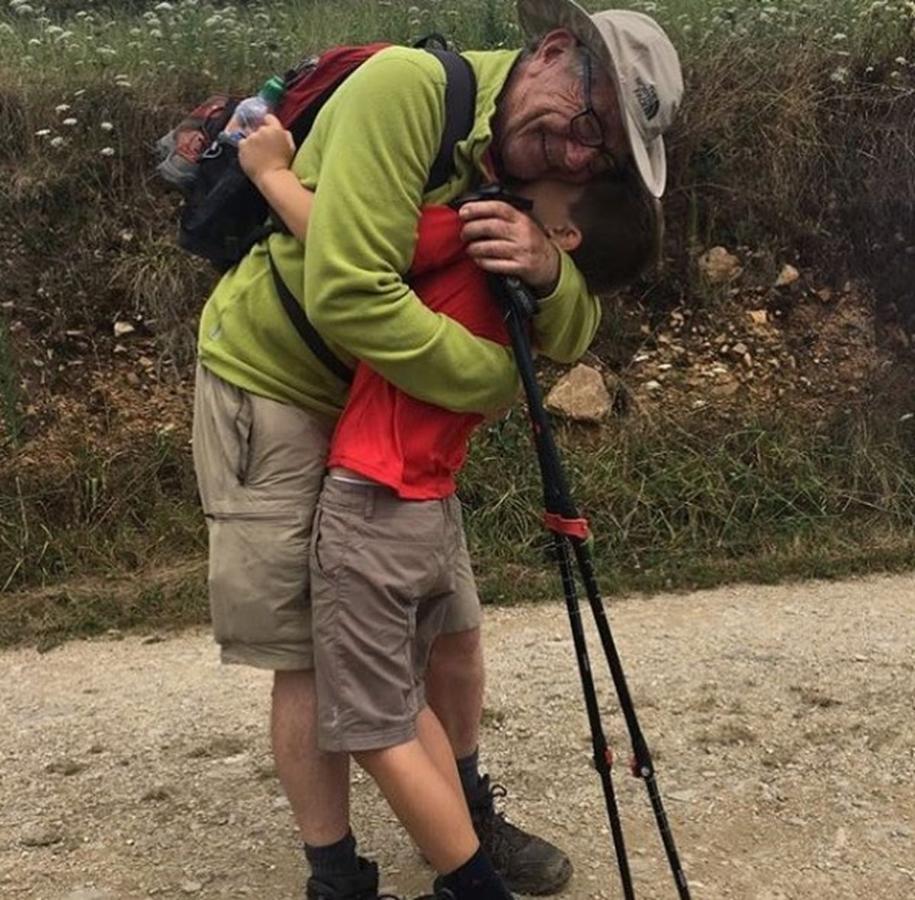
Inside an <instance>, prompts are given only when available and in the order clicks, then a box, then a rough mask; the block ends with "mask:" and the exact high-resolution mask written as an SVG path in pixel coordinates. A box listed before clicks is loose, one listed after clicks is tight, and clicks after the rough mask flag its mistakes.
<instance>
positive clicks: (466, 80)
mask: <svg viewBox="0 0 915 900" xmlns="http://www.w3.org/2000/svg"><path fill="white" fill-rule="evenodd" d="M426 52H427V53H431V54H432V55H433V56H434V57H436V59H438V61H439V62H440V63H441V64H442V66H443V68H444V69H445V128H444V130H443V131H442V142H441V144H439V148H438V155H437V156H436V157H435V160H434V162H433V163H432V168H431V169H429V180H428V181H427V182H426V190H427V191H432V190H435V189H436V188H439V187H441V186H442V185H443V184H444V183H445V182H446V181H447V180H448V179H449V178H450V177H451V176H452V175H453V174H454V148H455V146H456V145H457V143H458V141H462V140H464V138H466V137H467V136H468V135H469V134H470V132H471V130H472V128H473V122H474V119H475V117H476V105H477V79H476V76H475V75H474V74H473V69H472V68H471V67H470V63H469V62H467V60H466V59H464V57H463V56H461V55H460V54H458V53H454V52H453V51H451V50H438V49H436V48H434V47H431V46H429V47H426Z"/></svg>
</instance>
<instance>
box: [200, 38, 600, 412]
mask: <svg viewBox="0 0 915 900" xmlns="http://www.w3.org/2000/svg"><path fill="white" fill-rule="evenodd" d="M517 55H518V54H517V52H515V51H493V52H479V53H467V54H465V56H466V58H467V60H468V62H469V63H470V64H471V66H472V68H473V70H474V72H475V74H476V78H477V85H478V91H477V99H476V118H475V122H474V126H473V129H472V131H471V134H470V136H469V137H468V138H467V139H466V140H465V141H462V142H461V143H459V144H458V146H457V148H456V150H455V161H456V167H457V171H456V173H455V175H454V176H453V177H452V178H451V179H450V180H449V181H448V183H447V184H445V185H444V186H443V187H441V188H438V189H437V190H435V191H433V192H431V193H429V194H424V193H423V188H424V185H425V183H426V180H427V179H428V175H429V169H430V166H431V164H432V160H433V159H434V158H435V156H436V154H437V152H438V147H439V144H440V142H441V135H442V130H443V127H444V92H445V75H444V70H443V69H442V66H441V64H440V63H439V61H438V60H437V59H435V57H433V56H432V55H431V54H429V53H426V52H425V51H422V50H414V49H408V48H402V47H392V48H389V49H387V50H383V51H382V52H380V53H378V54H377V55H376V56H374V57H372V58H371V59H370V60H368V61H367V62H366V63H364V64H363V65H362V66H360V68H359V69H358V70H357V71H356V72H354V73H353V74H352V75H351V76H350V77H349V78H348V79H347V80H346V81H345V82H344V83H343V85H342V86H341V87H340V88H338V89H337V91H336V92H335V94H334V95H333V96H332V97H331V99H330V100H329V101H328V103H327V105H326V106H325V107H324V109H323V110H322V111H321V113H320V114H319V116H318V118H317V120H316V122H315V125H314V127H313V128H312V130H311V132H310V134H309V135H308V137H307V139H306V140H305V142H304V143H303V145H302V146H301V147H300V149H299V151H298V153H297V154H296V157H295V160H294V161H293V170H294V172H295V173H296V175H297V176H298V177H299V179H300V181H301V182H302V183H303V184H304V185H305V186H306V187H308V188H310V189H312V190H315V191H316V194H315V200H314V204H313V207H312V212H311V218H310V220H309V228H308V246H307V251H305V250H304V248H303V246H302V244H301V243H300V242H298V241H297V240H296V239H295V238H293V237H290V236H288V235H283V234H275V235H272V236H271V237H270V239H269V245H270V252H271V253H272V254H273V256H274V258H275V260H276V262H277V265H278V267H279V269H280V272H281V274H282V276H283V278H284V280H285V282H286V284H287V285H288V286H289V287H290V289H292V290H293V292H294V293H295V294H296V295H297V296H299V297H300V298H304V301H303V302H304V305H305V309H306V311H307V313H308V317H309V319H310V320H311V322H312V324H313V325H314V326H315V328H317V329H318V331H319V332H320V333H321V335H322V336H323V337H324V339H325V341H326V342H327V344H328V346H329V347H330V348H331V349H332V350H333V351H334V352H335V353H336V354H337V355H338V356H339V357H340V358H341V359H342V360H343V361H344V362H348V363H350V362H352V363H354V362H355V360H356V359H361V360H364V361H365V362H366V363H368V365H370V366H371V367H372V368H373V369H375V370H376V371H378V372H379V373H381V374H382V375H383V376H384V377H385V378H386V379H387V380H388V381H390V382H391V383H392V384H394V385H396V386H397V387H399V388H400V389H401V390H403V391H406V392H407V393H408V394H411V395H412V396H414V397H417V398H419V399H420V400H424V401H426V402H429V403H434V404H436V405H438V406H443V407H445V408H446V409H450V410H453V411H455V412H487V411H489V410H493V409H497V408H500V407H505V406H508V405H510V404H511V403H512V402H513V401H514V399H515V396H516V393H517V372H516V370H515V366H514V361H513V359H512V354H511V351H510V349H508V348H506V347H503V346H500V345H497V344H495V343H493V342H491V341H487V340H484V339H482V338H478V337H476V336H474V335H472V334H471V333H470V332H469V331H468V330H467V329H466V328H464V326H462V325H460V324H459V323H458V322H456V321H454V320H453V319H449V318H448V317H447V316H443V315H441V314H439V313H435V312H433V311H432V310H430V309H428V308H426V307H425V306H424V305H423V303H422V301H421V300H420V299H419V298H418V297H417V296H416V295H415V294H414V293H413V291H412V290H411V289H410V286H409V283H408V281H407V280H406V277H405V276H406V273H407V272H408V271H409V268H410V262H411V260H412V258H413V251H414V247H415V244H416V232H417V222H418V220H419V215H420V206H421V205H423V204H426V203H445V202H448V201H449V200H452V199H454V198H455V197H458V196H460V195H461V194H462V193H464V192H466V191H467V190H469V189H470V188H471V187H472V186H474V185H476V184H477V183H478V182H479V181H480V180H481V175H483V172H484V163H483V156H484V153H485V151H486V149H487V147H488V146H489V144H490V142H491V140H492V130H491V125H490V121H491V119H492V117H493V114H494V112H495V109H496V101H497V98H498V96H499V93H500V92H501V90H502V88H503V86H504V84H505V81H506V79H507V78H508V75H509V72H510V71H511V67H512V66H513V64H514V63H515V61H516V59H517ZM599 318H600V306H599V304H598V301H597V299H596V298H595V297H594V296H592V295H591V294H590V293H589V292H588V290H587V288H586V286H585V283H584V279H583V278H582V276H581V274H580V273H579V272H578V270H577V269H576V268H575V266H574V264H573V263H572V261H571V260H570V259H569V258H568V257H567V256H566V255H565V254H563V255H562V262H561V267H560V277H559V283H558V285H557V287H556V290H555V291H554V292H553V294H551V295H550V296H549V297H547V298H546V299H545V300H544V301H543V303H542V306H541V310H540V312H539V313H538V315H537V316H536V317H535V322H534V333H535V339H536V342H537V346H538V348H539V350H540V351H541V352H542V353H544V354H545V355H547V356H549V357H551V358H553V359H555V360H558V361H560V362H572V361H574V360H576V359H577V358H578V357H579V356H580V355H581V354H582V353H583V352H584V350H585V349H586V348H587V346H588V344H589V343H590V342H591V339H592V338H593V336H594V332H595V331H596V329H597V325H598V322H599ZM198 349H199V357H200V361H201V362H202V363H203V365H204V366H206V367H207V368H208V369H210V370H211V371H212V372H214V373H215V374H216V375H218V376H219V377H220V378H223V379H224V380H225V381H228V382H230V383H231V384H235V385H237V386H239V387H241V388H243V389H245V390H247V391H250V392H251V393H254V394H258V395H260V396H263V397H268V398H270V399H273V400H277V401H279V402H281V403H288V404H292V405H295V406H299V407H301V408H303V409H307V410H310V411H312V412H315V413H318V414H322V415H326V416H336V415H337V414H338V413H339V412H340V410H341V409H342V407H343V404H344V402H345V399H346V386H345V385H344V384H343V383H342V382H340V381H339V379H337V378H336V377H335V376H334V375H333V374H331V373H330V372H328V371H327V369H326V368H325V367H324V365H323V364H322V363H321V362H320V361H319V360H318V359H317V358H315V357H314V355H313V354H312V353H311V351H310V350H309V349H308V347H307V346H306V345H305V343H304V342H303V340H302V338H301V337H300V336H299V334H298V333H297V332H296V330H295V328H294V327H293V326H292V324H291V323H290V321H289V319H288V318H287V315H286V312H285V311H284V310H283V308H282V306H281V304H280V301H279V299H278V297H277V295H276V292H275V289H274V286H273V282H272V277H271V273H270V268H269V263H268V257H267V249H266V242H265V243H263V244H261V245H259V246H257V247H255V248H254V249H253V250H252V251H251V252H250V253H249V254H248V255H247V256H246V257H245V258H244V259H243V260H242V261H241V262H240V263H239V264H238V265H237V266H235V267H234V268H233V269H231V270H229V272H227V273H226V274H225V275H224V276H223V278H222V279H221V280H220V282H219V284H218V285H217V286H216V288H215V290H214V291H213V293H212V295H211V296H210V298H209V300H208V301H207V303H206V306H205V307H204V310H203V314H202V318H201V322H200V335H199V348H198Z"/></svg>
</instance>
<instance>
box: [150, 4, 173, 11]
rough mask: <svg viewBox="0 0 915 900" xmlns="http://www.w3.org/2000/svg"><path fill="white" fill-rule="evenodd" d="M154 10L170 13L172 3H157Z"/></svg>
mask: <svg viewBox="0 0 915 900" xmlns="http://www.w3.org/2000/svg"><path fill="white" fill-rule="evenodd" d="M153 9H155V10H156V11H158V12H169V11H170V10H171V9H172V5H171V3H157V4H156V5H155V6H154V7H153Z"/></svg>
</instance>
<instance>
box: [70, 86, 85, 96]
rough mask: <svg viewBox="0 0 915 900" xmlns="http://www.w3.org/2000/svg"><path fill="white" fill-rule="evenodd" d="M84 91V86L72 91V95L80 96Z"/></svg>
mask: <svg viewBox="0 0 915 900" xmlns="http://www.w3.org/2000/svg"><path fill="white" fill-rule="evenodd" d="M85 93H86V89H85V88H80V89H79V90H78V91H74V92H73V96H74V97H82V96H83V94H85Z"/></svg>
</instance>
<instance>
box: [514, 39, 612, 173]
mask: <svg viewBox="0 0 915 900" xmlns="http://www.w3.org/2000/svg"><path fill="white" fill-rule="evenodd" d="M585 84H586V78H585V76H584V74H583V71H582V56H581V50H580V48H579V47H578V45H577V44H576V42H575V39H574V38H573V37H572V36H571V35H570V34H569V33H568V32H565V31H555V32H551V33H550V34H549V35H547V36H546V37H545V38H544V40H543V42H542V43H541V45H540V47H539V48H538V49H537V51H535V53H534V54H533V56H532V57H531V58H530V59H529V60H528V61H527V67H526V69H524V71H523V73H522V75H521V77H520V80H519V83H518V85H517V89H516V92H515V94H514V96H513V97H512V98H511V100H510V101H509V103H508V104H507V108H506V110H505V115H504V118H503V120H502V122H501V128H500V133H499V138H498V140H499V143H498V152H499V157H500V159H501V162H502V167H503V169H504V173H505V174H506V175H508V176H510V177H512V178H517V179H520V180H522V181H529V180H532V179H534V178H553V179H558V180H560V181H567V182H572V183H575V184H581V183H583V182H586V181H588V180H589V179H591V178H593V177H594V176H595V175H598V174H600V173H601V172H604V171H607V169H609V168H612V167H613V166H614V165H615V164H618V163H620V162H622V161H623V160H625V158H626V156H627V155H628V152H629V144H628V141H627V139H626V134H625V131H624V128H623V123H622V118H621V115H620V110H619V105H618V103H617V99H616V93H615V91H614V90H613V86H612V84H611V83H610V78H609V76H608V75H607V74H606V73H605V72H603V71H600V70H598V69H595V70H594V71H593V72H592V73H591V80H590V106H591V108H592V109H593V110H594V112H595V113H596V114H597V117H598V119H599V120H600V125H601V129H602V131H603V137H604V144H603V146H602V147H590V146H586V145H585V144H583V143H581V142H580V141H579V140H577V139H576V137H575V135H574V134H573V133H572V124H571V123H572V120H573V118H575V116H577V115H579V114H580V113H582V111H583V110H585V109H586V108H587V106H588V98H587V97H586V96H585V94H586V89H585Z"/></svg>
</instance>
